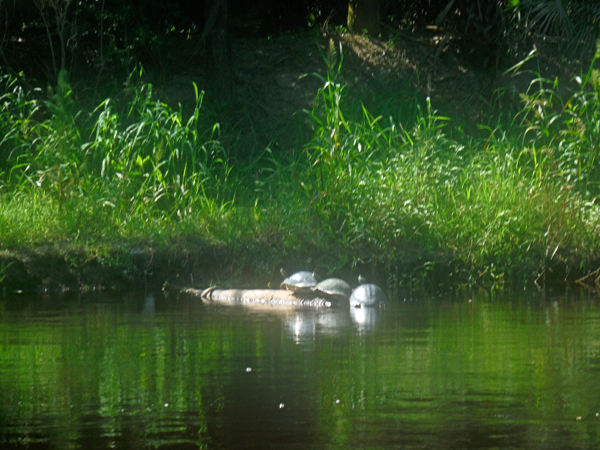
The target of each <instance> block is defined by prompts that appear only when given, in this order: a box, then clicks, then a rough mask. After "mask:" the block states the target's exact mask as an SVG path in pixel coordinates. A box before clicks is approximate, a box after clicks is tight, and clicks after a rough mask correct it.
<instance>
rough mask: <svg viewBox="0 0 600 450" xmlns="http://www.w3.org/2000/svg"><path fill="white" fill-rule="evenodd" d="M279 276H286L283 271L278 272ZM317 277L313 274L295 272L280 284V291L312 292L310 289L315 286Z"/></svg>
mask: <svg viewBox="0 0 600 450" xmlns="http://www.w3.org/2000/svg"><path fill="white" fill-rule="evenodd" d="M280 272H281V275H283V276H284V277H286V276H287V274H286V273H285V270H283V269H281V270H280ZM317 283H318V281H317V276H316V275H315V273H314V272H307V271H302V272H296V273H295V274H293V275H291V276H289V277H287V278H286V279H285V280H283V283H281V286H280V287H279V288H280V289H287V290H288V291H294V292H312V288H314V287H315V286H316V285H317Z"/></svg>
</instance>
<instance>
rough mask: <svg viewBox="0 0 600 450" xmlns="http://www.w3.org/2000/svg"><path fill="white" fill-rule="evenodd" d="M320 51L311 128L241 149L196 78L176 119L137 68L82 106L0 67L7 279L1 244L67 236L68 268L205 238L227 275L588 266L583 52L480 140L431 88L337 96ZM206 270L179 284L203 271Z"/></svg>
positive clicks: (588, 83) (591, 244)
mask: <svg viewBox="0 0 600 450" xmlns="http://www.w3.org/2000/svg"><path fill="white" fill-rule="evenodd" d="M325 59H326V61H328V62H327V64H329V70H328V76H327V77H326V78H324V79H323V80H322V82H323V83H322V84H323V87H322V88H321V89H320V90H319V92H318V93H317V94H316V97H315V101H314V106H313V109H312V111H307V112H306V114H305V117H306V119H307V120H308V122H309V124H310V127H311V129H312V135H311V136H309V138H308V141H307V142H306V143H305V145H304V146H303V147H302V148H298V149H294V150H293V151H292V150H290V151H288V152H281V151H278V152H275V151H272V150H271V149H269V148H266V149H265V150H264V151H263V152H262V154H260V156H259V157H255V158H252V159H251V160H249V159H247V158H246V159H244V158H243V157H238V158H237V159H236V158H233V157H232V156H231V155H232V154H236V152H233V151H232V149H229V148H224V146H223V144H222V141H221V139H220V130H219V126H218V125H214V124H213V123H210V122H209V121H208V119H207V117H208V115H206V114H205V113H204V111H203V108H202V100H203V93H202V92H201V91H199V90H198V89H197V87H196V86H195V85H194V88H195V92H196V106H195V108H194V110H193V113H192V114H191V115H189V116H186V115H184V114H183V112H182V110H181V108H180V109H173V108H172V107H170V106H169V105H166V104H164V103H162V102H160V100H159V99H158V98H157V97H156V95H154V94H153V90H152V85H150V84H143V83H141V82H138V81H135V80H137V79H138V74H132V76H131V77H130V80H129V84H128V86H127V87H126V88H125V90H124V92H123V93H122V95H120V96H119V98H118V100H117V99H113V98H109V99H106V100H104V101H103V102H102V103H101V104H100V105H98V106H97V107H96V108H95V109H94V110H93V111H89V110H85V109H82V108H81V107H80V106H79V105H78V103H77V101H76V100H75V98H74V95H73V92H72V91H71V87H70V85H69V83H68V80H67V76H66V74H62V76H61V77H60V78H59V83H58V85H57V86H56V88H55V89H54V90H53V91H52V92H51V93H49V94H48V95H44V96H42V95H40V93H39V92H38V93H36V92H28V91H26V90H25V89H24V88H23V86H24V85H25V84H24V83H23V82H22V81H23V80H20V79H16V78H14V77H10V76H8V75H5V76H3V77H2V86H1V87H0V94H1V95H2V96H1V99H2V100H1V104H2V109H1V111H0V136H2V139H1V140H0V155H1V156H2V162H1V163H0V164H1V166H0V172H1V174H0V175H1V176H0V180H1V181H0V247H1V248H3V249H5V250H6V251H5V252H4V260H3V261H4V262H3V268H2V270H3V274H4V276H5V278H4V283H7V282H8V280H9V279H10V273H11V272H10V270H11V269H10V267H11V266H10V263H11V261H13V260H12V259H11V258H12V256H10V255H14V254H16V253H18V252H20V251H23V250H27V251H28V250H33V249H39V248H41V247H43V248H45V249H50V253H52V252H61V251H64V249H68V251H70V252H75V253H76V254H77V255H78V256H77V258H75V259H72V261H73V263H72V265H73V266H81V267H83V266H86V267H87V266H88V265H89V263H90V261H94V264H96V266H95V267H97V270H100V268H101V267H114V266H119V267H120V268H121V269H123V268H126V267H127V265H128V262H127V258H125V260H123V261H121V262H119V260H118V259H119V257H118V255H123V254H126V253H127V252H128V251H129V250H128V249H133V248H135V249H138V250H139V251H142V252H148V251H150V250H151V251H152V252H155V251H160V252H163V254H164V255H168V256H165V258H166V260H167V261H166V262H167V263H168V261H173V260H175V259H177V258H178V255H183V254H186V252H189V251H190V249H196V250H197V251H198V252H201V251H202V250H206V249H219V258H221V261H220V262H219V264H220V265H222V266H228V267H229V268H230V271H229V273H230V274H231V276H232V277H233V278H235V276H237V275H239V274H240V273H242V272H244V271H245V270H250V271H251V272H253V273H255V274H258V275H259V276H263V277H266V278H268V277H269V276H270V274H271V273H272V272H275V271H276V270H278V268H279V266H280V265H281V264H288V265H297V266H298V268H300V267H308V266H311V267H310V268H315V269H318V270H319V271H320V272H321V273H323V274H334V273H339V272H340V271H348V270H350V269H351V268H352V267H353V266H356V265H363V264H367V265H370V267H374V268H375V269H374V270H377V269H379V270H381V272H382V273H385V277H388V278H389V279H390V280H392V281H394V282H400V283H405V284H407V283H415V282H421V283H423V282H424V283H428V282H430V280H431V277H429V276H428V274H430V275H431V276H434V275H436V274H437V275H441V276H443V277H446V278H447V279H448V280H451V282H453V283H456V284H460V285H473V284H477V283H482V284H487V283H494V284H496V285H502V284H503V283H504V282H505V280H510V281H511V282H512V281H516V282H518V283H521V284H526V283H531V282H537V283H538V284H541V283H545V282H546V283H547V282H561V283H563V282H565V281H573V280H575V279H576V278H578V277H580V276H583V275H585V274H586V273H589V272H591V271H592V270H594V269H596V268H597V267H596V264H597V263H598V261H599V260H600V259H599V252H598V250H599V249H600V238H599V234H598V226H599V224H600V221H599V218H600V209H599V208H598V205H597V201H596V197H597V195H598V193H599V186H598V182H599V181H600V170H599V167H600V166H599V161H598V157H599V153H600V117H599V116H600V111H599V106H600V99H599V85H598V78H599V77H598V72H597V71H596V70H594V64H595V59H594V61H593V62H592V65H591V67H590V70H589V72H587V73H585V74H582V75H581V77H579V78H578V79H577V80H574V81H573V82H572V83H571V84H570V85H569V87H570V88H573V89H571V91H570V94H569V95H568V96H567V97H564V95H563V96H562V97H561V95H560V94H559V89H558V88H559V86H558V85H557V82H555V81H554V80H546V79H544V78H542V77H541V76H537V77H535V78H534V79H533V80H532V83H531V85H530V89H529V90H528V91H527V92H523V93H521V99H522V103H521V105H522V109H521V110H520V111H519V112H518V113H517V114H516V115H514V117H511V118H510V119H509V120H499V119H495V120H492V121H491V123H489V124H486V125H485V126H482V127H481V130H482V135H484V136H485V137H483V138H481V137H477V138H475V137H472V136H468V135H466V134H465V133H462V132H461V131H460V127H457V126H454V125H453V123H452V121H451V120H450V118H445V117H439V116H438V115H437V114H436V112H435V110H434V105H433V106H432V105H431V104H430V103H429V102H427V104H426V107H424V108H420V109H418V114H417V115H416V117H415V118H414V119H413V120H412V121H411V123H410V124H408V123H401V122H399V121H398V120H397V119H395V118H394V117H381V116H377V115H376V114H377V111H367V110H366V109H365V108H364V107H361V105H360V103H357V102H354V103H353V102H351V101H350V100H348V93H347V88H346V86H345V84H344V82H343V76H342V75H343V73H342V69H341V63H340V58H339V56H338V55H336V54H335V52H334V51H333V49H332V50H331V53H330V55H328V57H326V58H325ZM563 91H564V90H563ZM42 98H47V100H43V99H42ZM496 113H497V114H496V115H495V117H502V115H501V114H499V112H498V111H496ZM138 250H136V251H138ZM7 255H8V256H7ZM294 268H295V267H292V269H294ZM124 270H125V269H124ZM209 272H210V270H209V269H207V270H205V271H204V272H203V273H202V274H201V275H200V277H201V278H202V279H201V280H199V279H198V277H197V278H196V279H195V280H193V281H194V282H202V281H205V280H207V279H214V277H215V275H214V274H211V273H209ZM0 276H1V275H0ZM155 281H156V280H155Z"/></svg>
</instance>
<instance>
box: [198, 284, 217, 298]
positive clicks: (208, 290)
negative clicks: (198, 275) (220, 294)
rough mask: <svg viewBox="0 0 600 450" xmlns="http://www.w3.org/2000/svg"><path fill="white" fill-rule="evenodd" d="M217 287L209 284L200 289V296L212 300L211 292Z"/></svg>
mask: <svg viewBox="0 0 600 450" xmlns="http://www.w3.org/2000/svg"><path fill="white" fill-rule="evenodd" d="M216 288H217V286H209V287H207V288H206V289H204V290H203V291H202V293H201V294H200V298H206V299H208V300H212V295H211V294H212V293H213V291H214V290H215V289H216Z"/></svg>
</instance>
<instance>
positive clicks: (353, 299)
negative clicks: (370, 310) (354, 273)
mask: <svg viewBox="0 0 600 450" xmlns="http://www.w3.org/2000/svg"><path fill="white" fill-rule="evenodd" d="M358 280H359V282H363V281H364V278H363V277H358ZM385 301H386V298H385V294H384V293H383V291H382V290H381V288H380V287H379V286H377V285H376V284H361V285H360V286H358V287H357V288H356V289H354V292H352V295H351V296H350V306H354V307H355V308H361V307H363V306H365V307H370V306H378V307H380V306H383V305H384V304H385Z"/></svg>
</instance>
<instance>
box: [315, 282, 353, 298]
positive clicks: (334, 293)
mask: <svg viewBox="0 0 600 450" xmlns="http://www.w3.org/2000/svg"><path fill="white" fill-rule="evenodd" d="M312 290H313V292H315V293H316V294H322V295H323V296H325V297H329V298H332V299H334V300H342V301H348V299H349V298H350V294H352V288H351V287H350V285H349V284H348V283H346V282H345V281H344V280H342V279H340V278H327V279H326V280H323V281H321V282H320V283H319V284H317V285H316V286H315V287H314V288H313V289H312Z"/></svg>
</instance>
